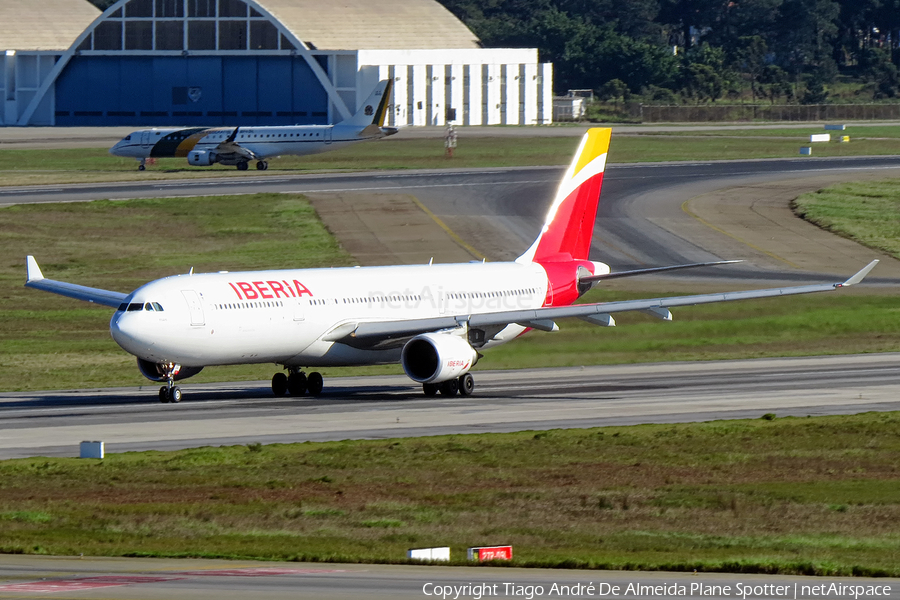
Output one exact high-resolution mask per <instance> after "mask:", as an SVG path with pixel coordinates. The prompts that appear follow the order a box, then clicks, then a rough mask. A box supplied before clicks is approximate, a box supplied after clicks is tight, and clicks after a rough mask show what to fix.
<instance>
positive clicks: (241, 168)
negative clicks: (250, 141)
mask: <svg viewBox="0 0 900 600" xmlns="http://www.w3.org/2000/svg"><path fill="white" fill-rule="evenodd" d="M248 167H249V165H248V164H247V161H246V160H245V161H241V162H239V163H238V164H237V170H238V171H246V170H247V168H248Z"/></svg>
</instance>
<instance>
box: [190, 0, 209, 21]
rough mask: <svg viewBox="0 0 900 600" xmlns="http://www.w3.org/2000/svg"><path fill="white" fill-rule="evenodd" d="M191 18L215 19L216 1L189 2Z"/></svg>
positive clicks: (192, 0) (191, 0)
mask: <svg viewBox="0 0 900 600" xmlns="http://www.w3.org/2000/svg"><path fill="white" fill-rule="evenodd" d="M188 16H189V17H215V16H216V0H188Z"/></svg>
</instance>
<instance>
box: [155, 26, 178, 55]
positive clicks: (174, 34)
mask: <svg viewBox="0 0 900 600" xmlns="http://www.w3.org/2000/svg"><path fill="white" fill-rule="evenodd" d="M156 49H157V50H184V21H157V22H156Z"/></svg>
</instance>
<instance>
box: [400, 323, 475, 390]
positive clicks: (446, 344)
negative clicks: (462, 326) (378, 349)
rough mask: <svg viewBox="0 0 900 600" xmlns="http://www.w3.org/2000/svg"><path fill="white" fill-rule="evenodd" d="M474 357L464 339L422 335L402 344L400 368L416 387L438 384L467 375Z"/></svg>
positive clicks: (441, 334)
mask: <svg viewBox="0 0 900 600" xmlns="http://www.w3.org/2000/svg"><path fill="white" fill-rule="evenodd" d="M477 360H478V353H477V352H475V349H474V348H472V346H471V345H469V342H468V341H467V340H466V338H464V337H460V336H456V335H450V334H447V333H423V334H422V335H417V336H416V337H414V338H413V339H411V340H409V341H408V342H406V345H405V346H403V352H402V353H401V354H400V364H402V365H403V370H404V371H406V375H407V376H408V377H409V378H410V379H412V380H413V381H417V382H419V383H441V382H442V381H449V380H450V379H456V378H457V377H459V376H460V375H463V374H465V373H467V372H468V371H469V369H471V368H472V367H473V366H474V365H475V362H476V361H477Z"/></svg>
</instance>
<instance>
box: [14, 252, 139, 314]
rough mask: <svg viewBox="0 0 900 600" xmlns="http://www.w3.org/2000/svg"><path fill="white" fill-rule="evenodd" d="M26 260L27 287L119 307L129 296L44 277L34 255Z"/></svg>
mask: <svg viewBox="0 0 900 600" xmlns="http://www.w3.org/2000/svg"><path fill="white" fill-rule="evenodd" d="M26 262H27V265H28V266H27V270H28V275H27V280H26V281H25V287H30V288H34V289H36V290H43V291H45V292H51V293H53V294H59V295H60V296H66V297H67V298H75V299H76V300H84V301H86V302H93V303H94V304H102V305H103V306H111V307H113V308H118V307H119V305H121V304H122V303H123V302H125V299H126V298H127V297H128V294H123V293H121V292H111V291H109V290H101V289H97V288H91V287H85V286H83V285H75V284H73V283H65V282H62V281H53V280H52V279H44V274H43V273H41V268H40V267H39V266H38V264H37V261H36V260H34V257H33V256H28V257H27V258H26Z"/></svg>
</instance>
